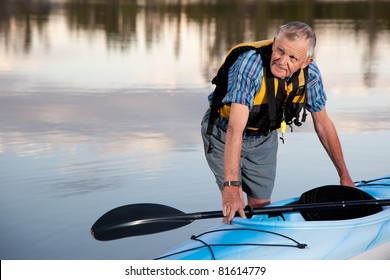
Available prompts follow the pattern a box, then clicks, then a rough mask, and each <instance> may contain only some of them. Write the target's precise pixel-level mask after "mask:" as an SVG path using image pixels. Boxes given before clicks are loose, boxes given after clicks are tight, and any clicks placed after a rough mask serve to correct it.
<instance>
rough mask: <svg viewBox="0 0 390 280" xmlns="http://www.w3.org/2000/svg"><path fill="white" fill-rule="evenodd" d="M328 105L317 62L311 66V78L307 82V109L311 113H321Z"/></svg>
mask: <svg viewBox="0 0 390 280" xmlns="http://www.w3.org/2000/svg"><path fill="white" fill-rule="evenodd" d="M325 104H326V94H325V90H324V86H323V84H322V77H321V73H320V70H319V69H318V66H317V64H316V63H315V62H312V63H310V65H309V78H308V82H307V97H306V109H307V110H309V112H319V111H321V110H322V109H323V108H324V107H325Z"/></svg>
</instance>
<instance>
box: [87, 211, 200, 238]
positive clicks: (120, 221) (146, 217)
mask: <svg viewBox="0 0 390 280" xmlns="http://www.w3.org/2000/svg"><path fill="white" fill-rule="evenodd" d="M192 221H193V220H192V219H190V218H187V217H186V214H185V213H183V212H182V211H180V210H177V209H175V208H172V207H169V206H166V205H161V204H153V203H142V204H131V205H125V206H120V207H117V208H114V209H112V210H110V211H108V212H107V213H105V214H104V215H103V216H101V217H100V218H99V219H98V220H97V221H96V222H95V223H94V224H93V226H92V228H91V233H92V235H93V237H94V238H95V239H97V240H100V241H108V240H114V239H119V238H124V237H130V236H137V235H145V234H152V233H157V232H163V231H167V230H171V229H175V228H179V227H182V226H185V225H188V224H190V223H191V222H192Z"/></svg>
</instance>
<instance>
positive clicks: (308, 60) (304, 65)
mask: <svg viewBox="0 0 390 280" xmlns="http://www.w3.org/2000/svg"><path fill="white" fill-rule="evenodd" d="M313 60H314V58H312V57H308V58H306V61H305V63H303V65H302V67H301V68H302V69H303V68H306V67H307V66H308V65H309V64H310V63H312V61H313Z"/></svg>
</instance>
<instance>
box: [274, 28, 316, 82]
mask: <svg viewBox="0 0 390 280" xmlns="http://www.w3.org/2000/svg"><path fill="white" fill-rule="evenodd" d="M308 49H309V42H308V41H307V40H303V39H302V40H296V41H290V40H289V39H287V38H286V37H284V36H282V37H280V38H279V39H275V40H274V44H273V45H272V55H271V72H272V74H273V75H274V76H275V77H277V78H280V79H284V78H287V77H289V76H291V75H292V74H294V73H295V72H296V71H297V70H298V69H300V68H305V67H306V66H307V65H309V64H310V62H311V61H312V59H311V58H307V51H308Z"/></svg>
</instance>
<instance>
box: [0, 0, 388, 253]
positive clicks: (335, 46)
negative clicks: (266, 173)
mask: <svg viewBox="0 0 390 280" xmlns="http://www.w3.org/2000/svg"><path fill="white" fill-rule="evenodd" d="M290 20H300V21H305V22H308V23H309V24H310V25H311V26H312V27H313V28H314V30H315V31H316V33H317V37H318V45H317V48H316V52H315V60H316V61H317V64H318V65H319V67H320V69H321V72H322V76H323V79H324V81H325V89H326V91H327V95H328V105H327V109H328V112H329V114H330V116H331V117H332V119H333V121H334V123H335V125H336V127H337V128H338V132H339V136H340V139H341V142H342V145H343V150H344V156H345V159H346V162H347V165H348V168H349V171H350V173H351V175H352V177H353V179H354V180H356V181H357V180H361V179H370V178H375V177H379V176H383V175H388V174H390V148H389V144H388V143H389V139H390V121H389V120H390V80H389V77H390V63H389V61H390V52H389V50H390V2H389V1H349V2H345V1H220V0H214V1H195V0H194V1H190V0H188V1H184V0H182V1H179V0H177V1H174V0H171V1H146V0H145V1H130V0H129V1H119V0H118V1H108V0H107V1H70V0H69V1H65V0H63V1H44V0H40V1H38V0H37V1H22V0H19V1H16V0H15V1H7V0H1V1H0V85H1V86H0V188H1V196H0V222H1V227H0V258H1V259H3V260H4V259H60V260H62V259H64V260H67V259H153V258H154V257H157V256H158V255H159V254H162V253H164V252H165V251H166V250H167V249H169V248H171V247H172V246H174V245H176V244H178V243H179V242H182V241H184V240H187V239H188V238H189V237H190V236H191V235H192V234H196V233H200V232H201V231H203V230H205V229H206V228H208V227H210V226H212V225H214V224H215V223H218V222H219V221H218V220H208V221H196V222H194V223H192V224H191V225H189V226H186V227H183V228H181V229H177V230H174V231H169V232H165V233H161V234H155V235H148V236H140V237H135V238H125V239H121V240H116V241H110V242H98V241H96V240H94V239H93V238H91V236H90V233H89V229H90V227H91V225H92V224H93V223H94V222H95V220H96V219H97V218H99V217H100V216H101V215H102V214H103V213H105V212H106V211H108V210H111V209H112V208H115V207H117V206H121V205H125V204H133V203H146V202H151V203H160V204H165V205H169V206H172V207H175V208H177V209H180V210H182V211H184V212H188V213H189V212H199V211H209V210H218V209H221V205H220V204H221V199H220V194H219V191H218V189H217V187H216V185H215V183H214V178H213V176H212V174H211V172H210V171H209V169H208V167H207V163H206V161H205V159H204V155H203V149H202V143H201V137H200V121H201V118H202V116H203V113H204V112H205V110H206V108H207V106H208V104H207V95H208V94H209V92H210V91H212V90H213V87H212V85H211V84H210V80H211V79H212V78H213V75H215V72H216V70H217V69H218V66H219V65H220V64H221V63H222V61H223V59H224V56H225V54H226V51H227V50H228V49H229V48H230V47H232V46H233V45H234V44H237V43H241V42H244V41H256V40H261V39H265V38H272V37H273V36H275V34H276V32H277V30H278V28H279V26H280V25H281V24H283V23H285V22H287V21H290ZM285 140H286V141H285V144H284V145H282V144H281V145H280V146H279V154H278V173H277V181H276V187H275V190H274V193H273V196H272V200H273V201H276V200H280V199H284V198H288V197H291V196H299V195H300V194H301V193H302V192H304V191H306V190H308V189H311V188H314V187H317V186H320V185H326V184H338V177H337V173H336V171H335V169H334V167H333V165H332V164H331V161H330V160H329V158H328V157H327V155H326V153H325V151H324V150H323V148H322V147H321V144H320V143H319V141H318V139H317V136H316V134H315V133H314V132H313V126H312V123H311V120H308V122H307V123H306V124H305V125H304V126H303V127H301V128H298V129H295V130H294V133H287V134H286V135H285Z"/></svg>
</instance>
